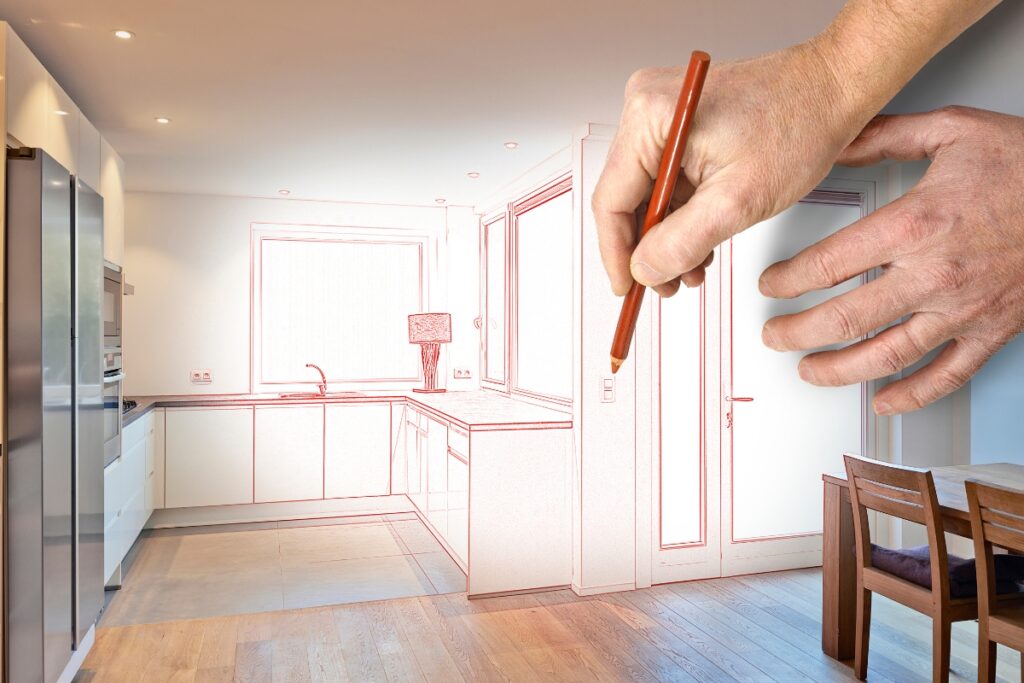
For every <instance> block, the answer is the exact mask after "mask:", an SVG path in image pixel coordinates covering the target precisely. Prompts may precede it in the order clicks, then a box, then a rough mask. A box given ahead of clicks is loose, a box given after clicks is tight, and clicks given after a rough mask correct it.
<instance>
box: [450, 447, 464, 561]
mask: <svg viewBox="0 0 1024 683" xmlns="http://www.w3.org/2000/svg"><path fill="white" fill-rule="evenodd" d="M445 538H446V539H447V541H448V545H449V546H451V549H452V550H453V551H454V552H455V554H456V555H457V556H458V559H459V560H460V561H461V562H462V564H463V566H465V565H466V564H467V563H468V560H469V461H467V460H464V459H463V458H462V456H461V455H459V454H458V453H456V452H455V451H454V450H451V449H449V451H448V529H447V532H446V535H445Z"/></svg>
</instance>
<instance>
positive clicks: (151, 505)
mask: <svg viewBox="0 0 1024 683" xmlns="http://www.w3.org/2000/svg"><path fill="white" fill-rule="evenodd" d="M163 506H164V410H163V408H158V409H156V410H154V411H153V424H152V427H151V428H150V430H149V435H148V439H147V442H146V512H147V517H148V516H149V514H151V513H152V512H153V510H160V509H161V508H163Z"/></svg>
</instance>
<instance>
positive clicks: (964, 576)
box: [871, 545, 1024, 598]
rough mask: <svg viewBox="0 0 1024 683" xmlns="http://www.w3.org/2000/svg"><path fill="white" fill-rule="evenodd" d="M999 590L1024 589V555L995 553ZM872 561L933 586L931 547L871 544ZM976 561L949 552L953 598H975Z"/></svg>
mask: <svg viewBox="0 0 1024 683" xmlns="http://www.w3.org/2000/svg"><path fill="white" fill-rule="evenodd" d="M994 560H995V567H996V593H999V594H1005V593H1019V592H1021V591H1022V590H1024V586H1022V585H1021V584H1022V583H1024V555H995V556H994ZM871 564H872V566H874V567H875V568H876V569H881V570H882V571H885V572H889V573H890V574H895V575H896V576H898V577H900V578H901V579H904V580H906V581H910V582H911V583H916V584H917V585H918V586H923V587H924V588H928V589H931V587H932V560H931V555H930V553H929V550H928V546H926V545H922V546H918V547H916V548H907V549H905V550H893V549H891V548H883V547H882V546H879V545H872V546H871ZM977 579H978V577H977V572H976V570H975V566H974V560H971V559H966V558H963V557H957V556H956V555H949V595H950V597H952V598H973V597H974V596H976V595H977V594H978V584H977Z"/></svg>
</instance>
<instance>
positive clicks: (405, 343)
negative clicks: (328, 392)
mask: <svg viewBox="0 0 1024 683" xmlns="http://www.w3.org/2000/svg"><path fill="white" fill-rule="evenodd" d="M260 265H261V278H260V280H261V288H260V297H261V298H260V306H261V308H260V311H261V318H262V320H261V325H260V327H261V329H260V330H258V334H260V340H261V351H262V353H261V356H262V357H261V358H260V369H261V374H262V376H261V381H262V382H264V383H292V382H301V381H309V380H310V379H311V376H310V375H311V372H312V371H311V370H309V369H307V368H306V367H305V365H306V363H316V364H318V365H321V366H322V367H323V369H324V371H325V372H326V373H327V377H328V379H329V380H331V381H342V380H348V381H368V380H408V381H413V380H416V379H417V377H418V376H419V369H420V360H419V347H416V346H413V345H411V344H409V334H408V325H407V316H408V315H409V314H410V313H419V312H421V310H422V306H421V301H422V298H421V282H420V277H421V276H420V272H421V266H422V257H421V245H420V244H418V243H400V242H392V243H388V242H367V241H357V240H354V239H353V240H351V241H345V240H341V239H336V240H313V239H304V240H300V239H264V240H262V242H261V254H260ZM313 375H314V377H313V378H315V373H313Z"/></svg>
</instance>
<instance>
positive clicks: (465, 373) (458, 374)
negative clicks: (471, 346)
mask: <svg viewBox="0 0 1024 683" xmlns="http://www.w3.org/2000/svg"><path fill="white" fill-rule="evenodd" d="M452 374H453V375H454V376H455V379H469V378H470V377H472V376H473V371H472V370H470V369H469V368H455V369H454V370H453V371H452Z"/></svg>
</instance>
